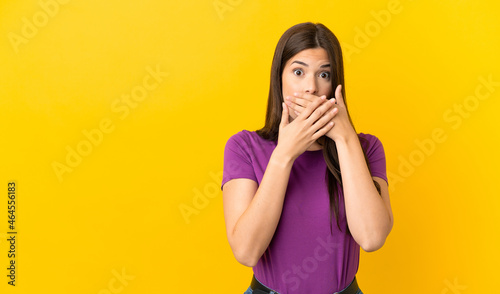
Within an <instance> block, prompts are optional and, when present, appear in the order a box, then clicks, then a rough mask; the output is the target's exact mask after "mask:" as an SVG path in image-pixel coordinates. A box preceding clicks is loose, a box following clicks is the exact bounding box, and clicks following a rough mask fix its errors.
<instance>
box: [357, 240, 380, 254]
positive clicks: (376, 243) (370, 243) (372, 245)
mask: <svg viewBox="0 0 500 294" xmlns="http://www.w3.org/2000/svg"><path fill="white" fill-rule="evenodd" d="M384 243H385V238H370V239H368V240H366V241H365V242H363V243H362V244H359V246H360V247H361V248H362V249H363V250H364V251H366V252H374V251H377V250H379V249H380V248H382V246H384Z"/></svg>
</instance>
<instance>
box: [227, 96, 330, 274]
mask: <svg viewBox="0 0 500 294" xmlns="http://www.w3.org/2000/svg"><path fill="white" fill-rule="evenodd" d="M325 98H326V97H324V98H323V99H317V101H315V102H314V103H311V104H310V106H309V107H308V108H307V109H306V110H305V111H304V112H303V113H301V115H300V116H298V117H297V118H296V119H295V120H294V121H293V122H291V123H289V122H288V116H289V114H288V108H286V107H285V105H284V104H283V109H284V110H283V113H282V118H281V123H280V130H279V138H278V145H277V146H276V148H275V149H274V151H273V153H272V155H271V158H270V160H269V162H268V165H267V167H266V171H265V172H264V175H263V178H262V181H261V183H260V186H259V187H258V185H257V183H256V182H255V181H253V180H250V179H233V180H230V181H228V182H227V183H226V184H224V187H223V191H222V197H223V204H224V217H225V222H226V233H227V238H228V241H229V245H230V246H231V249H232V251H233V254H234V256H235V257H236V259H237V260H238V261H239V262H240V263H241V264H243V265H246V266H254V265H255V264H257V262H258V260H259V259H260V257H261V256H262V254H263V253H264V252H265V250H266V249H267V247H268V246H269V243H270V242H271V240H272V237H273V236H274V232H275V231H276V228H277V225H278V222H279V219H280V217H281V212H282V209H283V202H284V198H285V192H286V188H287V186H288V180H289V178H290V171H291V169H292V166H293V162H294V161H295V159H296V158H297V157H298V156H299V155H300V154H302V153H303V152H304V151H305V150H306V149H307V148H308V147H309V146H311V145H312V143H314V142H315V141H316V140H317V139H318V138H320V137H321V136H323V135H324V134H326V133H327V132H328V131H329V130H330V129H331V128H332V124H329V122H330V121H331V119H332V118H333V117H334V115H335V112H332V111H328V110H329V109H330V108H331V107H332V106H333V103H331V102H325ZM257 187H258V188H257Z"/></svg>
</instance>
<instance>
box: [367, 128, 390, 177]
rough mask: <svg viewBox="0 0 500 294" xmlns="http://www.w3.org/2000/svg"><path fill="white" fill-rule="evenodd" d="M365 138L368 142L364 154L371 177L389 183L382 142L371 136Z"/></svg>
mask: <svg viewBox="0 0 500 294" xmlns="http://www.w3.org/2000/svg"><path fill="white" fill-rule="evenodd" d="M365 138H366V139H368V142H369V144H368V146H367V148H366V151H365V152H366V157H367V159H368V162H369V164H370V172H371V175H372V177H379V178H382V179H384V180H385V181H386V182H387V183H389V181H388V179H387V170H386V160H385V151H384V146H383V145H382V142H380V140H379V139H378V138H377V137H375V136H373V135H365Z"/></svg>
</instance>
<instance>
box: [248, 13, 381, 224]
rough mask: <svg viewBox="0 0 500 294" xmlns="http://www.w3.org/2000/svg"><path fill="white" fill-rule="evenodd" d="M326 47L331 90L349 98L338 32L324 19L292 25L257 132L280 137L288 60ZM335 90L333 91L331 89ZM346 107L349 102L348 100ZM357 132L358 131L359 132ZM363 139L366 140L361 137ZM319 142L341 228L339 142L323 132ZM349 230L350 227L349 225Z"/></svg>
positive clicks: (277, 60) (275, 62)
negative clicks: (261, 125) (321, 21)
mask: <svg viewBox="0 0 500 294" xmlns="http://www.w3.org/2000/svg"><path fill="white" fill-rule="evenodd" d="M314 48H323V49H325V50H326V52H327V53H328V58H329V59H330V64H331V68H332V72H331V77H332V78H331V79H330V80H331V83H332V91H334V90H335V88H336V87H337V85H339V84H341V85H342V96H343V97H344V102H346V98H345V97H346V95H345V82H344V65H343V61H342V50H341V48H340V43H339V41H338V40H337V38H336V37H335V35H334V34H333V33H332V32H331V31H330V30H329V29H328V28H327V27H325V26H324V25H323V24H321V23H317V24H314V23H311V22H306V23H301V24H297V25H294V26H293V27H291V28H289V29H288V30H287V31H286V32H285V33H284V34H283V35H282V36H281V38H280V40H279V41H278V45H277V46H276V50H275V51H274V57H273V62H272V66H271V84H270V87H269V98H268V101H267V112H266V123H265V125H264V127H263V128H262V129H260V130H257V131H256V133H257V134H258V135H259V136H261V137H262V138H264V139H266V140H272V141H275V142H277V141H278V134H279V124H280V121H281V113H282V111H283V107H282V104H281V103H282V102H283V101H284V100H283V89H282V79H281V78H282V74H283V69H284V67H285V64H286V62H287V61H288V60H289V59H290V58H292V57H293V56H295V55H296V54H297V53H299V52H301V51H302V50H306V49H314ZM332 94H333V93H332ZM345 106H346V110H347V102H346V103H345ZM347 115H348V117H349V121H350V123H351V125H352V126H353V128H354V124H353V123H352V120H351V116H350V115H349V111H347ZM356 133H357V132H356ZM359 139H360V140H366V139H364V138H362V137H359ZM318 143H319V144H320V145H322V146H323V157H324V158H325V162H326V165H327V167H328V168H327V170H326V174H325V179H326V181H327V183H328V193H329V195H330V212H331V213H330V230H331V231H332V232H333V228H332V214H333V215H334V216H335V219H336V222H337V227H338V228H339V230H342V229H341V228H340V222H339V193H338V189H339V187H340V189H342V177H341V171H340V165H339V158H338V153H337V145H336V144H335V141H333V140H332V139H330V138H328V137H327V136H322V137H321V138H320V139H318ZM363 153H364V156H365V161H366V163H367V165H368V168H370V165H369V162H368V159H367V157H366V153H365V151H364V150H363ZM373 182H374V184H375V187H376V188H377V190H378V191H379V193H380V186H379V185H378V183H377V182H375V181H373ZM347 230H348V232H349V227H347Z"/></svg>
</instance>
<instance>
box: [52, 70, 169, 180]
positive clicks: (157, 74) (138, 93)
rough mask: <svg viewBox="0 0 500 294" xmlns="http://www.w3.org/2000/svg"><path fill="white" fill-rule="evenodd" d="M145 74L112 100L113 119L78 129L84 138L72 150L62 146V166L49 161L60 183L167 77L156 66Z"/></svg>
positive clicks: (104, 119) (59, 163)
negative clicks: (119, 121)
mask: <svg viewBox="0 0 500 294" xmlns="http://www.w3.org/2000/svg"><path fill="white" fill-rule="evenodd" d="M146 72H147V74H146V75H145V76H144V77H143V79H142V83H141V84H138V85H135V86H134V87H132V89H131V90H130V92H129V93H127V94H122V95H121V97H120V98H116V99H115V100H114V101H113V102H112V103H111V112H113V113H114V114H115V115H117V118H115V119H113V118H112V117H104V118H102V119H101V120H100V121H99V123H98V124H97V127H94V128H91V129H90V130H87V129H84V130H82V131H81V133H82V135H83V137H84V139H81V140H80V141H79V142H78V143H76V146H74V147H72V146H70V145H66V148H65V149H66V156H65V157H64V159H65V160H64V161H62V163H61V162H59V161H53V162H52V164H51V166H52V169H53V170H54V173H55V174H56V176H57V179H58V180H59V182H62V181H63V176H64V175H65V174H67V173H72V172H73V171H74V169H75V168H76V167H78V166H79V165H80V164H81V163H82V162H83V159H84V158H86V157H88V156H89V155H90V154H92V152H93V151H94V150H95V149H96V148H97V147H98V146H99V145H101V144H102V142H103V141H104V139H105V137H106V135H108V134H111V133H112V132H113V131H114V130H115V129H116V123H115V121H117V120H118V119H119V120H125V119H126V118H127V117H128V116H129V115H130V113H131V111H132V110H133V109H136V108H137V107H139V105H140V103H143V102H144V101H145V100H146V98H148V97H150V93H152V92H153V91H154V90H156V89H157V88H158V87H159V86H160V84H161V83H162V82H163V81H164V78H165V77H166V76H168V73H167V72H163V71H162V70H161V69H160V65H159V64H157V65H156V68H155V67H152V66H147V67H146Z"/></svg>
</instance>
